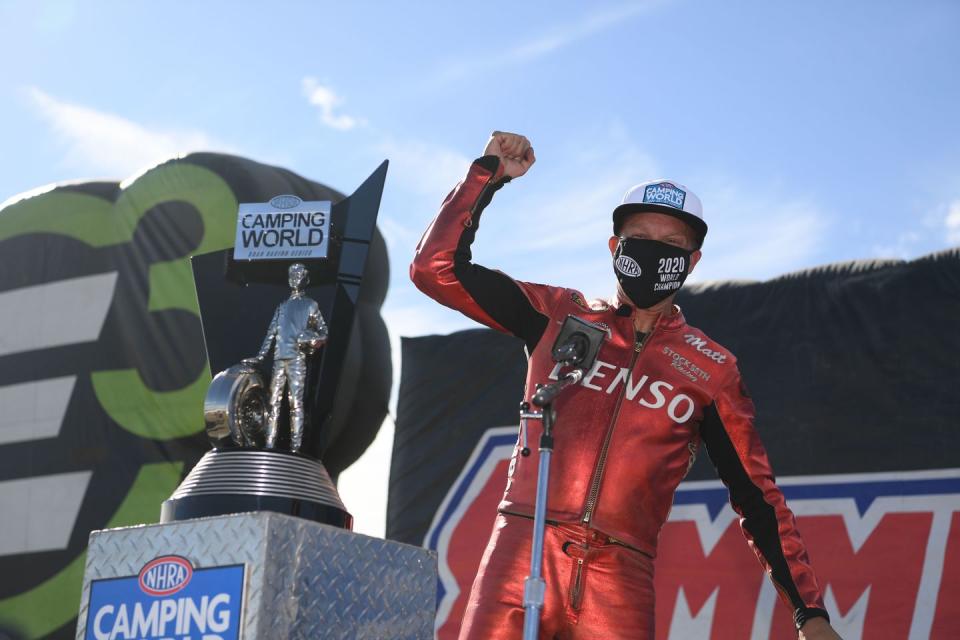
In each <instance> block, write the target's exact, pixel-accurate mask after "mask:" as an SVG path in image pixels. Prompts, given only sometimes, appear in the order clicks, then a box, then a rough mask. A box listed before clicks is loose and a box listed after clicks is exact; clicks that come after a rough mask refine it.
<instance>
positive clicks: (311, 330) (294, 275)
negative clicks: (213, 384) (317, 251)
mask: <svg viewBox="0 0 960 640" xmlns="http://www.w3.org/2000/svg"><path fill="white" fill-rule="evenodd" d="M287 274H288V282H289V283H290V289H292V291H291V292H290V297H289V298H287V299H286V300H284V301H283V302H282V303H280V305H279V306H277V310H276V311H274V312H273V319H272V320H271V321H270V328H269V329H267V336H266V338H264V340H263V346H261V347H260V352H259V353H258V354H257V355H256V356H254V357H253V358H247V359H246V360H244V361H243V362H244V363H245V364H248V365H254V364H260V363H262V362H263V360H264V358H266V356H267V355H268V354H269V353H270V347H271V345H274V344H275V346H274V351H273V374H272V375H271V376H270V403H269V404H270V406H269V414H268V418H267V440H266V447H267V448H268V449H273V448H274V447H275V446H276V444H277V422H278V421H279V418H280V405H281V403H282V401H283V391H284V387H285V386H286V388H287V389H288V392H287V402H288V403H289V405H290V450H291V451H299V450H300V445H301V444H302V442H303V387H304V383H305V381H306V378H307V356H308V355H309V354H310V353H312V352H313V351H314V350H315V349H318V348H320V347H321V346H323V345H324V344H325V343H326V342H327V324H326V322H324V320H323V316H322V315H321V314H320V308H319V307H318V306H317V302H316V300H313V299H312V298H308V297H307V296H305V295H303V289H304V288H305V287H306V286H307V283H309V282H310V276H309V274H308V273H307V268H306V267H305V266H303V265H302V264H300V263H299V262H297V263H294V264H292V265H290V269H289V270H288V272H287Z"/></svg>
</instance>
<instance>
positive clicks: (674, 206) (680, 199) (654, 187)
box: [613, 179, 707, 244]
mask: <svg viewBox="0 0 960 640" xmlns="http://www.w3.org/2000/svg"><path fill="white" fill-rule="evenodd" d="M645 211H647V212H654V213H663V214H666V215H668V216H673V217H674V218H677V219H678V220H682V221H683V222H686V223H687V224H688V225H690V226H691V227H693V230H694V231H695V232H696V234H697V241H698V244H703V238H704V236H706V235H707V223H706V222H704V221H703V205H702V204H701V203H700V198H698V197H697V195H696V194H695V193H694V192H692V191H690V190H689V189H687V187H686V186H685V185H682V184H680V183H679V182H673V181H671V180H664V179H659V180H650V181H648V182H641V183H640V184H638V185H635V186H633V187H630V189H629V190H628V191H627V193H626V194H625V195H624V196H623V201H622V202H621V203H620V206H618V207H617V208H616V209H614V210H613V233H614V235H620V227H621V226H622V225H623V219H624V217H625V216H626V215H627V214H628V213H642V212H645Z"/></svg>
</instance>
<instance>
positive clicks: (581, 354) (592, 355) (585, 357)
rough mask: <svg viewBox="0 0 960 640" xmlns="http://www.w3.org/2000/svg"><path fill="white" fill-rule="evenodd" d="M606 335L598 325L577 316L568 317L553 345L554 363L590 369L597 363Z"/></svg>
mask: <svg viewBox="0 0 960 640" xmlns="http://www.w3.org/2000/svg"><path fill="white" fill-rule="evenodd" d="M606 335H607V334H606V332H605V331H604V330H603V329H601V328H600V327H598V326H596V325H593V324H590V323H589V322H584V321H583V320H581V319H580V318H578V317H576V316H567V317H566V319H565V320H564V321H563V326H562V327H560V333H559V334H557V340H556V342H554V343H553V351H552V355H553V361H554V362H559V363H561V364H564V365H569V366H571V367H576V368H578V369H589V368H590V367H592V366H593V363H594V362H595V361H596V359H597V353H599V352H600V344H601V343H602V342H603V339H604V338H605V337H606Z"/></svg>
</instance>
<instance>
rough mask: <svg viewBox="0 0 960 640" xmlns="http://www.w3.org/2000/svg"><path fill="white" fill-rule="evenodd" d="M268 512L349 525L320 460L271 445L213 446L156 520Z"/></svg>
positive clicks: (349, 520)
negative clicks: (244, 446) (262, 446)
mask: <svg viewBox="0 0 960 640" xmlns="http://www.w3.org/2000/svg"><path fill="white" fill-rule="evenodd" d="M250 511H273V512H275V513H283V514H286V515H291V516H297V517H300V518H305V519H307V520H312V521H314V522H320V523H323V524H329V525H333V526H335V527H340V528H341V529H352V528H353V516H351V515H350V514H349V513H348V512H347V510H346V508H345V507H344V506H343V502H341V501H340V496H339V495H338V494H337V489H336V487H335V486H334V485H333V481H332V480H330V475H329V474H328V473H327V470H326V469H325V468H324V466H323V464H321V463H320V462H319V461H317V460H314V459H313V458H310V457H307V456H304V455H300V454H296V453H290V452H289V451H277V450H272V449H213V450H212V451H208V452H207V453H205V454H204V456H203V457H202V458H200V461H199V462H198V463H197V466H195V467H194V468H193V470H192V471H190V473H189V474H188V475H187V477H186V478H185V479H184V481H183V482H182V483H181V484H180V486H179V487H177V490H176V491H174V493H173V495H172V496H170V497H169V498H168V499H167V500H165V501H164V503H163V506H162V507H161V510H160V522H163V523H167V522H175V521H179V520H188V519H190V518H202V517H208V516H221V515H227V514H231V513H245V512H250Z"/></svg>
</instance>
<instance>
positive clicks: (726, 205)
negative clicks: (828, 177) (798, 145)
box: [690, 181, 829, 282]
mask: <svg viewBox="0 0 960 640" xmlns="http://www.w3.org/2000/svg"><path fill="white" fill-rule="evenodd" d="M697 194H698V195H699V196H700V198H701V200H702V201H703V203H704V218H705V219H706V221H707V224H708V225H709V227H710V230H709V231H708V233H707V240H706V242H705V244H704V249H703V259H702V261H701V263H700V265H699V266H698V267H697V269H696V271H694V274H693V275H692V276H691V278H690V280H691V282H695V281H698V280H700V281H702V280H727V279H751V280H762V279H767V278H771V277H775V276H778V275H781V274H783V273H788V272H790V271H795V270H797V269H803V268H807V267H811V266H814V265H813V264H811V262H813V261H814V260H815V259H816V258H817V256H819V255H820V254H821V248H822V246H823V240H824V237H825V232H826V231H827V229H828V227H829V224H828V220H827V216H826V214H824V213H823V212H822V211H821V210H820V209H819V208H818V207H817V205H815V204H814V203H812V202H809V201H807V200H805V199H804V198H802V197H799V196H797V195H795V194H784V193H780V192H779V191H778V190H777V189H775V188H771V189H770V190H769V191H766V192H764V191H758V190H757V189H756V188H755V187H751V188H749V189H747V188H744V187H742V186H740V185H738V184H737V183H736V182H735V181H729V182H728V183H727V184H726V185H722V186H719V185H717V186H714V185H711V184H705V185H704V187H703V189H702V190H698V192H697Z"/></svg>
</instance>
